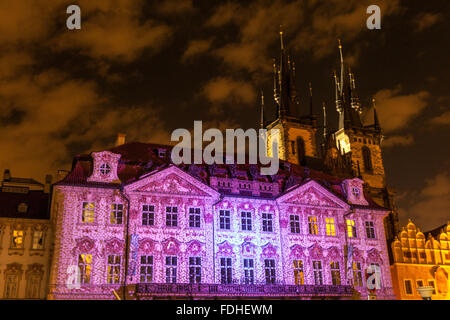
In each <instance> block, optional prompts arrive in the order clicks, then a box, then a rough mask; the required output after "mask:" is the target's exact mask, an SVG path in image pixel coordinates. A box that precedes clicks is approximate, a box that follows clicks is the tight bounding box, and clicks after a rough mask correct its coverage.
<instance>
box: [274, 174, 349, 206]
mask: <svg viewBox="0 0 450 320" xmlns="http://www.w3.org/2000/svg"><path fill="white" fill-rule="evenodd" d="M277 202H279V203H285V204H296V205H308V206H317V207H325V208H336V209H346V208H348V207H349V205H348V204H346V203H345V202H344V201H342V200H341V199H339V198H338V197H337V196H335V195H334V194H332V193H331V192H330V191H328V190H327V189H325V188H324V187H322V186H321V185H320V184H318V183H317V182H315V181H313V180H312V181H309V182H307V183H305V184H304V185H301V186H299V187H297V188H295V189H293V190H291V191H290V192H288V193H287V194H284V195H282V196H281V197H279V198H278V199H277Z"/></svg>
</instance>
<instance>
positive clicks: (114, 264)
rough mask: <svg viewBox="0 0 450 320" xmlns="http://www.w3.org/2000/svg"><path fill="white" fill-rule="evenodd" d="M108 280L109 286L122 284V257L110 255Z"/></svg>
mask: <svg viewBox="0 0 450 320" xmlns="http://www.w3.org/2000/svg"><path fill="white" fill-rule="evenodd" d="M107 271H108V278H107V282H108V283H109V284H116V283H120V256H117V255H109V256H108V268H107Z"/></svg>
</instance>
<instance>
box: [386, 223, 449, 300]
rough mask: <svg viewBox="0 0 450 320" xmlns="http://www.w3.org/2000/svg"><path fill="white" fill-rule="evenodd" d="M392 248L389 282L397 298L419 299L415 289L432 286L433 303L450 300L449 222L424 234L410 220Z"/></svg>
mask: <svg viewBox="0 0 450 320" xmlns="http://www.w3.org/2000/svg"><path fill="white" fill-rule="evenodd" d="M391 246H392V252H393V255H394V263H393V264H392V265H391V273H392V281H393V287H394V292H395V295H396V296H397V298H398V299H401V300H418V299H421V297H420V295H419V293H418V292H417V288H418V287H422V286H432V287H434V288H435V291H434V294H433V296H432V299H433V300H450V281H449V273H450V222H449V223H447V225H443V226H440V227H439V228H437V229H435V230H432V231H429V232H425V233H423V232H421V231H420V230H419V228H417V227H416V226H415V225H414V223H413V222H412V221H411V220H410V221H409V223H408V225H407V226H406V228H403V229H402V231H401V232H399V234H398V235H397V237H396V238H395V240H394V241H393V242H392V244H391Z"/></svg>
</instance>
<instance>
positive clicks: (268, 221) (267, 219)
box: [261, 212, 274, 232]
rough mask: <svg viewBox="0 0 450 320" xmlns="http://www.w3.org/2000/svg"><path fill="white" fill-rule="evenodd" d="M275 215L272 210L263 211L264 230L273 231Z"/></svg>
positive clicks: (262, 222)
mask: <svg viewBox="0 0 450 320" xmlns="http://www.w3.org/2000/svg"><path fill="white" fill-rule="evenodd" d="M273 216H274V215H273V213H272V212H261V224H262V231H263V232H273V230H274V228H273ZM269 229H270V230H269Z"/></svg>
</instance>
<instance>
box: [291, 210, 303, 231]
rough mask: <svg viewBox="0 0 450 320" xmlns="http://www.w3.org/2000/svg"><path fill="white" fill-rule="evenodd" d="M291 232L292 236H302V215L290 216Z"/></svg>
mask: <svg viewBox="0 0 450 320" xmlns="http://www.w3.org/2000/svg"><path fill="white" fill-rule="evenodd" d="M289 231H290V233H292V234H300V233H301V226H300V215H298V214H291V215H289ZM297 231H298V232H297Z"/></svg>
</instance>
